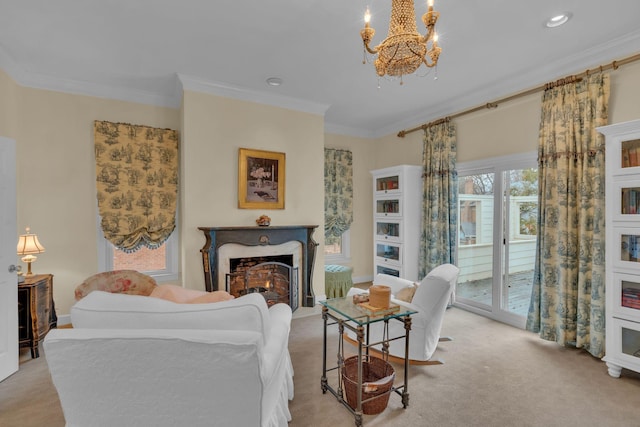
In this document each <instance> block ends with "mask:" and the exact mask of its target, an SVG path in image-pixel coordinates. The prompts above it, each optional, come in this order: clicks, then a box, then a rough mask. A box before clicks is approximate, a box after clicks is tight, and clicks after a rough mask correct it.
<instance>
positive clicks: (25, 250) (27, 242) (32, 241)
mask: <svg viewBox="0 0 640 427" xmlns="http://www.w3.org/2000/svg"><path fill="white" fill-rule="evenodd" d="M26 231H27V233H26V234H21V235H20V237H19V238H18V255H30V254H40V253H42V252H44V246H42V244H41V243H40V241H38V236H36V235H35V234H31V233H29V231H30V230H29V227H27V230H26Z"/></svg>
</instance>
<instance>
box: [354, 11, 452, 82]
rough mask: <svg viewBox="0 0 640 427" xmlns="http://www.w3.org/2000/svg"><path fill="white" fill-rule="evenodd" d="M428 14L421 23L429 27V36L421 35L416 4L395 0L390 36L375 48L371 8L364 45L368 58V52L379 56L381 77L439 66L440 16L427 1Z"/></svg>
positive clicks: (365, 20)
mask: <svg viewBox="0 0 640 427" xmlns="http://www.w3.org/2000/svg"><path fill="white" fill-rule="evenodd" d="M427 5H428V10H427V13H425V14H424V15H422V22H424V25H425V26H426V27H427V34H426V35H424V36H423V35H421V34H420V33H419V32H418V29H417V26H416V15H415V11H414V6H413V0H392V2H391V19H390V21H389V34H388V35H387V38H386V39H384V40H383V41H382V43H380V44H379V45H378V46H376V47H375V48H373V49H372V48H371V47H370V46H369V43H371V39H372V38H373V36H374V35H375V33H376V32H375V30H374V29H373V28H371V27H370V26H369V22H370V21H371V13H370V12H369V8H367V11H366V12H365V14H364V28H363V29H362V30H361V31H360V36H361V37H362V42H363V43H364V48H365V55H366V52H369V53H370V54H372V55H376V54H377V55H378V57H377V58H376V59H375V62H374V65H375V67H376V72H377V73H378V76H379V77H383V76H384V75H385V74H386V75H388V76H393V77H398V76H399V77H400V84H402V76H403V75H405V74H411V73H413V72H414V71H416V70H417V69H418V68H419V67H420V65H421V64H424V65H426V66H427V67H429V68H432V67H434V66H436V65H437V64H438V57H439V56H440V51H441V50H442V49H441V48H440V47H439V46H438V34H437V33H436V31H435V26H436V22H437V21H438V18H439V17H440V13H438V12H436V11H435V10H433V0H428V1H427ZM365 62H366V61H363V63H365Z"/></svg>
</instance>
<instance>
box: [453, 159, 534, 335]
mask: <svg viewBox="0 0 640 427" xmlns="http://www.w3.org/2000/svg"><path fill="white" fill-rule="evenodd" d="M458 179H459V185H458V204H459V212H458V222H459V224H458V251H457V253H458V264H457V265H458V267H460V277H459V280H458V286H457V289H456V303H457V304H458V305H460V306H463V307H464V308H467V309H469V310H471V311H474V312H477V313H480V314H483V315H486V316H487V317H491V318H494V319H496V320H500V321H502V322H505V323H508V324H511V325H514V326H518V327H521V328H523V327H524V325H525V321H526V316H527V312H528V309H529V300H530V297H531V287H532V284H533V267H534V263H535V250H536V235H537V228H536V226H537V212H538V172H537V169H536V159H535V154H532V153H531V154H527V155H521V156H509V157H505V158H499V159H491V160H490V161H483V162H475V163H472V164H471V163H470V164H460V165H459V166H458Z"/></svg>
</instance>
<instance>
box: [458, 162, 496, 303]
mask: <svg viewBox="0 0 640 427" xmlns="http://www.w3.org/2000/svg"><path fill="white" fill-rule="evenodd" d="M494 178H495V175H494V174H493V173H485V174H478V175H469V176H462V177H460V179H459V184H458V185H459V188H458V204H459V209H460V210H459V215H458V218H459V224H460V226H459V227H458V238H459V240H458V241H459V244H460V246H459V247H458V267H460V278H459V281H458V287H457V291H456V295H457V296H459V297H461V298H464V299H467V300H469V301H473V302H475V303H477V304H481V305H485V306H491V305H492V301H493V295H492V289H491V287H492V284H493V190H494V188H493V182H494Z"/></svg>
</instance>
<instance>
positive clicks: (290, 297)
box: [225, 255, 299, 311]
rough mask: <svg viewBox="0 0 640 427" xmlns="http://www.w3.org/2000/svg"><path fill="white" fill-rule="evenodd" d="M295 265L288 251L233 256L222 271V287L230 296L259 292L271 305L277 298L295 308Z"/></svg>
mask: <svg viewBox="0 0 640 427" xmlns="http://www.w3.org/2000/svg"><path fill="white" fill-rule="evenodd" d="M298 277H299V275H298V268H297V267H294V266H293V256H292V255H279V256H269V257H251V258H235V259H232V262H231V272H230V273H227V274H226V281H225V284H226V289H227V290H228V291H229V293H230V294H231V295H233V296H234V297H236V298H237V297H241V296H243V295H246V294H249V293H260V294H261V295H262V296H263V297H264V299H265V300H266V301H267V305H268V306H269V307H271V306H272V305H274V304H277V303H279V302H282V303H285V304H289V306H290V307H291V310H292V311H295V310H296V309H297V308H298Z"/></svg>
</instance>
